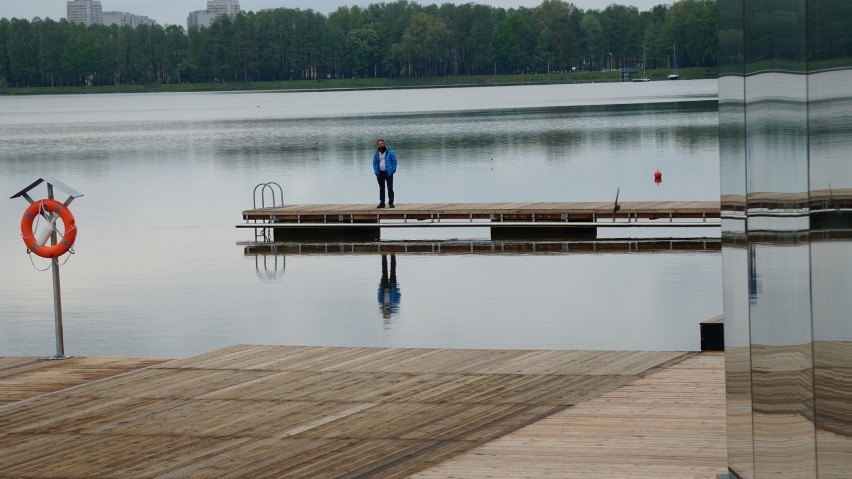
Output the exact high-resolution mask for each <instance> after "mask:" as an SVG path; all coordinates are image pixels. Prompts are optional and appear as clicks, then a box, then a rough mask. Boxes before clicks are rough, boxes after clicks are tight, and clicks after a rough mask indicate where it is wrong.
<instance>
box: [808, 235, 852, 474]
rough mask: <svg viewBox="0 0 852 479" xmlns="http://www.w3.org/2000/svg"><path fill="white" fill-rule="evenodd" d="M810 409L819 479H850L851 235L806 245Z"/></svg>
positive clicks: (821, 237)
mask: <svg viewBox="0 0 852 479" xmlns="http://www.w3.org/2000/svg"><path fill="white" fill-rule="evenodd" d="M811 277H812V282H813V283H812V284H813V318H814V352H813V354H814V394H815V398H814V406H815V409H816V428H817V429H816V435H817V436H816V439H817V448H816V450H817V465H818V468H819V471H820V477H821V478H823V477H831V478H847V477H852V399H850V398H852V321H850V312H852V295H850V294H849V285H850V284H852V231H849V230H847V231H845V232H830V233H829V232H826V233H821V234H816V235H815V236H814V237H813V238H812V241H811Z"/></svg>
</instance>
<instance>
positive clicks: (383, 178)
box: [376, 171, 393, 204]
mask: <svg viewBox="0 0 852 479" xmlns="http://www.w3.org/2000/svg"><path fill="white" fill-rule="evenodd" d="M376 179H378V180H379V203H381V204H385V183H387V185H388V201H389V202H390V204H393V176H388V172H387V171H380V172H379V174H378V175H377V176H376Z"/></svg>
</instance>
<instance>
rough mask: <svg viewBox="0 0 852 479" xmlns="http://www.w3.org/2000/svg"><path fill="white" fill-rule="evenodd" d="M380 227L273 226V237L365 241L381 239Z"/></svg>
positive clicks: (304, 239)
mask: <svg viewBox="0 0 852 479" xmlns="http://www.w3.org/2000/svg"><path fill="white" fill-rule="evenodd" d="M380 231H381V230H380V228H379V227H378V226H376V227H375V228H370V227H363V226H361V227H355V228H346V227H333V228H332V227H322V228H321V227H316V228H314V227H310V226H299V227H290V228H286V227H284V228H273V239H274V240H275V241H280V242H300V241H323V242H326V241H332V242H354V243H357V242H364V241H379V239H381V233H380Z"/></svg>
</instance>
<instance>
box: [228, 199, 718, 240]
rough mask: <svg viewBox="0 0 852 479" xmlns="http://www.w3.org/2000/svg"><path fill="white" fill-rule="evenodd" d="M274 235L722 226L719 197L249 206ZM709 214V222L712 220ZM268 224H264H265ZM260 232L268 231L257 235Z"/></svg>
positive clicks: (555, 233)
mask: <svg viewBox="0 0 852 479" xmlns="http://www.w3.org/2000/svg"><path fill="white" fill-rule="evenodd" d="M243 219H244V220H245V221H246V222H245V223H241V224H238V225H237V228H254V229H255V233H256V235H258V234H260V235H261V236H265V237H267V238H268V237H269V236H270V235H269V234H267V232H268V230H271V231H272V234H271V236H273V237H274V238H273V239H274V240H276V241H311V240H323V239H324V240H336V241H377V240H378V239H379V236H380V231H381V228H446V227H453V228H457V227H461V226H463V227H488V228H490V229H491V237H492V239H539V240H542V239H561V238H571V237H573V238H578V237H583V238H594V237H595V236H596V235H597V230H598V228H609V227H619V228H622V227H637V226H643V227H656V228H658V227H679V228H683V227H714V226H716V227H718V226H719V225H720V222H719V219H720V203H719V201H642V202H640V201H633V202H624V203H619V204H618V206H617V207H616V205H615V203H614V202H613V203H610V202H573V203H417V204H415V203H410V204H398V205H396V208H376V206H375V205H372V204H370V205H366V204H306V205H284V206H277V207H270V208H261V209H252V210H246V211H243ZM708 220H709V221H708ZM261 228H262V230H261ZM258 232H262V233H258Z"/></svg>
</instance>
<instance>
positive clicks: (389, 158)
mask: <svg viewBox="0 0 852 479" xmlns="http://www.w3.org/2000/svg"><path fill="white" fill-rule="evenodd" d="M385 167H386V168H387V171H388V176H393V174H394V173H396V153H394V152H393V149H392V148H388V151H387V154H385ZM373 173H375V174H376V176H379V152H378V151H376V152H375V153H373Z"/></svg>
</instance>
